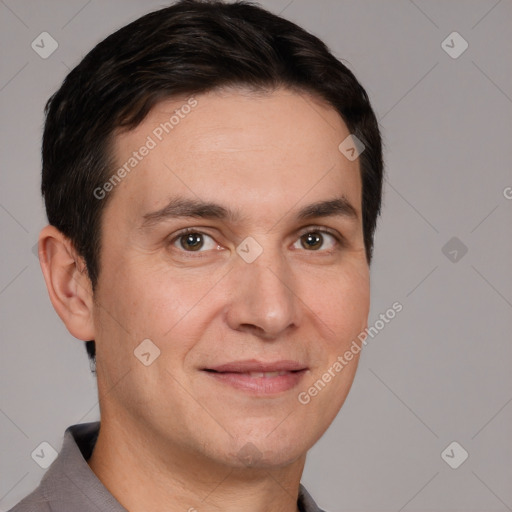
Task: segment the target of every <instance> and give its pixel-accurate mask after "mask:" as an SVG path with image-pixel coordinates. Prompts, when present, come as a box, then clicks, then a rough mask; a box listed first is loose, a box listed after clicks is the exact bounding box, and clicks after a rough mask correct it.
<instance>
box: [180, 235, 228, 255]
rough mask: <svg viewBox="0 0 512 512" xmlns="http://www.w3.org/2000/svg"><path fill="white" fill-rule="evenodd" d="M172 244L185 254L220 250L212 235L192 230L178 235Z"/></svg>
mask: <svg viewBox="0 0 512 512" xmlns="http://www.w3.org/2000/svg"><path fill="white" fill-rule="evenodd" d="M170 243H171V245H172V246H173V247H175V248H176V249H177V250H179V251H185V252H197V253H202V252H206V251H208V250H211V249H219V248H220V247H219V245H218V244H217V243H216V242H215V240H214V239H213V238H212V237H211V236H210V235H207V234H206V233H202V232H201V231H195V230H192V229H189V230H187V231H182V232H181V234H180V233H178V234H177V235H176V236H175V237H174V238H173V239H172V240H171V242H170Z"/></svg>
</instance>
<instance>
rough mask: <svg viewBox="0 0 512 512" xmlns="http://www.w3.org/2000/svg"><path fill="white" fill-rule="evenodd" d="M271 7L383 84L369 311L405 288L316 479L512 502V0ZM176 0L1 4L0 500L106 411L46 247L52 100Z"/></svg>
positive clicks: (422, 506) (357, 487)
mask: <svg viewBox="0 0 512 512" xmlns="http://www.w3.org/2000/svg"><path fill="white" fill-rule="evenodd" d="M262 4H263V5H264V6H266V7H268V8H269V9H270V10H272V11H273V12H276V13H279V12H282V13H283V15H284V16H286V17H288V18H289V19H291V20H293V21H295V22H297V23H299V24H300V25H302V26H304V27H305V28H307V29H308V30H310V31H312V32H313V33H315V34H316V35H318V36H320V37H321V38H323V39H324V40H325V41H326V43H327V44H328V45H329V46H330V47H331V49H332V50H333V51H334V53H335V54H336V55H337V56H338V57H339V58H342V59H343V60H344V62H345V63H346V64H347V65H348V66H349V67H350V68H351V69H352V70H353V71H354V72H355V73H356V75H357V77H358V78H359V79H360V80H361V82H362V83H363V85H364V86H365V87H366V89H367V91H368V92H369V94H370V97H371V100H372V102H373V105H374V107H375V110H376V112H377V114H378V117H379V119H380V123H381V126H382V129H383V135H384V139H385V144H386V151H385V158H386V164H387V181H386V186H385V195H384V211H383V216H382V218H381V222H380V228H379V230H378V234H377V237H376V253H375V260H374V263H373V265H372V279H373V281H372V312H371V316H370V324H372V323H373V322H374V321H375V320H376V319H377V318H378V315H379V314H380V313H384V312H385V311H386V309H387V308H388V307H389V306H390V305H391V304H392V303H393V302H395V301H400V302H401V303H402V304H403V311H402V312H401V313H400V314H399V315H397V316H396V318H395V319H393V320H392V321H391V322H390V323H389V324H388V325H386V327H385V328H384V329H382V331H381V332H380V333H379V335H378V336H376V337H375V338H374V339H372V340H370V342H369V343H368V346H367V347H366V349H365V350H364V353H363V355H362V359H361V363H360V369H359V372H358V375H357V377H356V380H355V383H354V386H353V388H352V391H351V393H350V395H349V398H348V400H347V402H346V404H345V405H344V407H343V409H342V411H341V413H340V414H339V415H338V418H337V419H336V421H335V422H334V424H333V425H332V427H331V428H330V429H329V431H328V432H327V434H326V435H325V436H324V437H323V439H322V440H321V441H320V442H319V443H318V444H317V445H316V446H315V447H314V449H313V450H312V451H311V452H310V455H309V457H308V463H307V467H306V471H305V473H304V477H303V483H304V484H305V485H306V487H307V488H308V489H309V491H310V492H311V493H312V494H313V496H314V497H315V498H316V499H317V501H318V503H319V505H320V506H322V507H324V508H326V509H327V510H330V511H331V512H336V511H344V512H345V511H363V510H364V511H402V510H403V511H412V510H417V511H419V510H436V511H448V510H464V511H501V510H512V485H510V484H511V482H512V468H511V466H512V464H511V461H512V436H511V435H510V432H511V428H510V427H511V426H512V404H511V403H510V402H511V401H512V373H511V371H510V362H511V360H512V359H511V355H512V344H511V336H510V334H511V332H512V320H511V319H512V314H511V313H512V309H511V308H512V272H511V271H510V265H511V262H512V241H511V236H510V235H511V229H510V226H511V220H512V216H511V213H512V200H511V199H507V197H506V195H508V196H509V197H510V196H512V189H507V187H512V173H511V170H510V169H511V168H510V164H511V161H512V139H511V135H512V129H511V128H512V116H511V114H512V100H511V97H512V72H511V66H510V50H511V48H512V30H511V26H512V25H511V22H512V2H511V1H510V0H502V1H496V0H489V1H487V0H482V1H450V2H446V1H430V0H429V1H426V0H425V1H420V0H416V1H415V2H414V3H413V2H412V1H405V0H404V1H397V0H396V1H388V2H383V1H377V0H373V1H357V2H356V1H338V2H336V1H325V0H324V1H319V2H313V1H303V0H294V1H291V2H290V1H289V0H273V1H270V0H268V1H263V2H262ZM161 5H162V4H161V2H157V1H142V0H129V1H128V0H123V1H119V0H117V1H113V0H109V1H103V2H100V1H99V0H92V1H91V0H90V1H89V2H87V1H86V0H73V1H66V2H64V1H55V0H52V1H49V0H46V1H45V2H36V1H25V0H18V1H15V0H0V29H1V30H0V54H1V62H2V68H1V77H0V102H1V108H2V119H1V134H0V144H1V188H0V231H1V235H2V245H1V247H2V248H1V257H2V260H1V261H2V264H1V266H0V318H1V340H2V351H1V354H2V356H1V377H0V379H1V381H0V389H1V390H2V391H1V399H0V427H1V431H2V439H1V445H0V450H1V452H0V460H1V475H2V476H1V483H0V509H2V510H6V509H8V508H9V507H10V506H12V505H13V504H14V503H15V502H17V501H18V500H19V499H20V498H21V497H23V496H24V495H25V494H26V493H28V492H29V491H30V490H31V489H32V488H33V487H34V486H35V485H36V484H37V482H38V481H39V480H40V479H41V477H42V475H43V473H44V470H43V469H41V468H40V467H39V466H38V465H37V464H36V463H35V462H34V460H32V458H31V452H32V451H33V450H34V449H35V448H36V447H37V446H38V445H39V444H40V443H41V442H42V441H47V442H49V443H50V444H51V445H52V446H54V447H55V448H56V449H57V450H58V449H60V446H61V442H62V434H63V431H64V429H65V428H66V427H67V426H68V425H70V424H72V423H77V422H83V421H93V420H96V419H97V418H98V407H97V398H96V388H95V380H94V377H93V376H92V375H91V374H90V372H89V366H88V362H87V358H86V355H85V351H84V347H83V344H82V343H81V342H78V341H76V340H75V339H74V338H72V336H71V335H70V334H69V333H68V332H67V330H66V329H65V327H64V326H63V325H62V324H61V322H60V320H59V318H58V317H57V315H56V313H55V312H54V310H53V308H52V306H51V304H50V301H49V299H48V296H47V292H46V287H45V284H44V281H43V277H42V274H41V271H40V268H39V263H38V260H37V258H36V256H35V255H34V253H33V246H34V244H35V243H36V241H37V236H38V232H39V230H40V228H41V227H43V226H44V225H45V220H46V219H45V215H44V210H43V207H42V201H41V198H40V194H39V180H40V153H39V152H40V136H41V130H42V123H43V114H42V109H43V106H44V103H45V102H46V100H47V98H48V97H49V96H50V94H51V93H53V92H54V91H55V90H56V89H57V87H58V86H59V84H60V83H61V81H62V80H63V78H64V76H65V75H66V74H67V72H68V71H69V70H70V68H71V67H72V66H74V65H76V64H77V63H78V62H79V60H80V59H81V58H82V57H83V56H84V55H85V53H86V52H88V51H89V50H90V49H91V48H92V47H93V46H94V45H95V44H96V43H97V42H99V41H100V40H101V39H102V38H104V37H105V36H107V35H108V34H110V33H111V32H112V31H113V30H114V29H117V28H118V27H120V26H122V25H124V24H125V23H127V22H129V21H132V20H133V19H135V18H137V17H138V16H140V15H142V14H144V13H146V12H148V11H149V10H152V9H154V8H158V7H160V6H161ZM43 31H47V32H49V33H50V34H51V35H52V36H53V37H54V38H55V39H56V40H57V42H58V44H59V47H58V49H57V50H56V51H55V53H53V54H52V55H51V56H50V57H49V58H48V59H42V58H41V57H39V55H38V54H36V52H35V51H34V50H33V49H32V48H31V42H32V41H33V40H34V39H35V38H36V37H37V36H38V35H39V34H40V33H41V32H43ZM453 31H457V32H459V33H460V34H461V35H462V37H463V38H464V39H465V40H466V41H467V42H468V44H469V47H468V49H467V50H466V51H465V52H464V53H463V54H462V55H460V56H459V57H458V58H456V59H454V58H452V57H450V56H449V55H448V54H447V53H446V52H445V50H444V49H443V47H442V46H441V43H442V41H443V40H445V39H446V37H447V36H448V35H449V34H450V33H452V32H453ZM446 44H449V45H450V46H454V49H455V50H457V49H459V48H461V46H460V42H458V41H455V40H454V42H453V43H452V42H451V41H450V40H448V43H446ZM506 55H509V57H508V58H506ZM507 191H508V192H507ZM452 237H457V238H458V240H459V241H456V242H455V243H456V245H455V246H453V247H451V246H449V247H448V249H445V251H444V252H445V253H446V254H448V256H445V254H444V253H443V250H442V248H443V247H444V246H445V244H446V243H447V242H448V241H449V240H450V239H451V238H452ZM457 244H458V246H457ZM461 244H464V246H466V247H467V249H468V251H467V253H466V254H465V255H464V256H463V257H461V255H462V251H461V248H462V245H461ZM454 248H455V250H456V251H457V254H456V255H455V253H453V252H452V254H451V255H450V254H449V251H453V249H454ZM455 256H456V258H455ZM453 259H456V261H452V260H453ZM452 441H457V442H458V443H459V444H460V445H461V446H462V447H464V449H465V450H466V451H467V452H468V453H469V458H468V459H467V460H466V461H465V462H464V463H463V464H462V465H461V466H460V467H459V468H458V469H452V468H451V467H449V466H448V465H447V463H446V462H445V461H444V460H443V459H442V458H441V452H442V451H443V450H444V449H445V448H446V447H447V446H448V445H449V444H450V443H451V442H452ZM453 453H454V456H453V457H452V460H455V459H457V457H458V456H459V455H458V453H459V452H457V451H455V452H453ZM451 454H452V452H450V455H451Z"/></svg>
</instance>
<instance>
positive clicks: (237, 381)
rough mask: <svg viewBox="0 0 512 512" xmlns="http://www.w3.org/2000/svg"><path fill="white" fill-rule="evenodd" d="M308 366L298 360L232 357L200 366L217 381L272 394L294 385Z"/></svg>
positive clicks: (287, 389)
mask: <svg viewBox="0 0 512 512" xmlns="http://www.w3.org/2000/svg"><path fill="white" fill-rule="evenodd" d="M307 370H308V368H307V367H306V366H305V365H303V364H301V363H299V362H298V361H284V360H283V361H275V362H263V361H256V360H249V361H235V362H231V363H227V364H222V365H218V366H213V367H208V368H204V369H203V371H204V372H205V373H206V374H207V375H208V376H209V377H210V378H212V379H215V380H216V381H217V382H219V383H221V384H223V385H227V386H230V387H233V388H235V389H238V390H242V391H245V392H248V393H250V394H255V395H273V394H278V393H283V392H285V391H289V390H290V389H293V388H294V387H296V386H297V385H298V384H299V382H300V381H301V380H302V378H303V377H304V375H305V373H306V371H307Z"/></svg>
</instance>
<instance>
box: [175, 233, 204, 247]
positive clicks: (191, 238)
mask: <svg viewBox="0 0 512 512" xmlns="http://www.w3.org/2000/svg"><path fill="white" fill-rule="evenodd" d="M179 240H180V245H181V247H182V248H183V249H185V250H186V251H198V250H199V249H201V248H202V247H203V245H204V240H203V235H202V234H201V233H187V234H186V235H182V236H180V238H179Z"/></svg>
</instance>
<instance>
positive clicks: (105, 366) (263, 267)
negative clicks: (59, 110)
mask: <svg viewBox="0 0 512 512" xmlns="http://www.w3.org/2000/svg"><path fill="white" fill-rule="evenodd" d="M195 100H196V101H197V104H195V103H193V105H195V106H192V107H191V108H190V109H189V108H186V107H185V108H183V105H185V104H186V103H187V102H186V99H185V100H176V99H173V100H172V101H165V102H162V103H160V104H158V105H157V106H156V107H155V108H154V109H153V110H152V111H151V112H150V114H149V116H148V117H147V118H146V119H145V120H144V122H143V123H142V124H140V125H139V126H138V127H137V128H136V129H135V130H133V131H130V132H127V133H124V134H119V135H117V136H116V143H115V157H116V161H117V167H116V169H118V168H119V167H122V166H123V165H124V164H125V163H126V162H129V161H130V157H133V152H134V151H137V152H138V156H136V157H135V158H140V161H139V160H138V161H137V163H136V165H135V162H134V161H133V160H132V161H131V164H132V165H130V164H129V165H128V166H127V167H126V169H130V172H129V173H127V176H126V177H124V178H123V179H122V181H121V183H119V184H117V185H116V186H115V190H114V191H113V192H111V193H112V194H113V197H112V198H111V200H110V201H109V203H108V205H107V207H106V209H105V211H104V215H103V218H102V248H101V273H100V277H99V282H98V288H97V292H96V296H95V299H96V305H95V311H94V323H95V339H96V348H97V358H98V364H97V375H98V385H99V391H100V396H101V400H102V403H101V409H102V420H103V421H104V422H108V421H110V422H111V423H115V422H117V423H119V424H120V425H122V428H123V429H124V431H125V432H128V433H129V434H130V435H132V436H135V437H137V436H140V438H141V439H144V442H145V443H146V445H147V446H151V449H152V450H153V453H162V454H164V453H166V452H165V451H166V450H171V452H169V453H172V451H174V452H180V453H185V454H186V453H189V454H194V455H195V456H199V457H203V458H204V457H207V458H208V459H209V460H211V461H214V462H218V463H222V464H228V465H231V466H237V465H238V466H240V465H243V464H244V460H243V459H244V458H252V460H253V463H255V464H259V465H262V466H278V465H283V464H287V463H290V462H292V461H294V460H296V459H298V458H299V457H301V456H303V455H304V454H305V452H306V451H307V450H308V449H309V448H310V447H311V446H312V445H313V444H314V442H315V441H316V440H317V439H318V438H319V437H320V436H321V435H322V433H323V432H324V431H325V429H326V428H327V427H328V426H329V424H330V423H331V421H332V420H333V419H334V417H335V415H336V414H337V412H338V410H339V409H340V407H341V405H342V404H343V402H344V400H345V398H346V395H347V393H348V391H349V388H350V386H351V383H352V380H353V377H354V373H355V370H356V366H357V356H356V357H354V359H353V360H352V361H351V362H350V363H349V364H347V365H346V366H345V367H344V368H343V370H342V371H339V372H333V371H332V370H331V379H327V378H326V377H324V378H323V380H322V376H323V375H324V374H325V372H327V371H328V369H329V368H332V367H333V364H334V363H335V362H336V361H337V360H338V356H343V354H344V353H345V351H346V350H348V349H349V347H350V345H351V343H352V341H353V340H355V339H356V338H357V336H358V335H359V334H360V332H361V331H362V330H363V329H364V328H365V327H366V321H367V316H368V310H369V272H368V265H367V261H366V256H365V249H364V242H363V230H362V221H361V218H362V217H361V179H360V171H359V164H358V161H357V160H355V161H349V160H348V159H347V158H346V157H345V156H344V155H343V154H342V153H341V152H340V151H339V150H338V145H339V144H340V142H342V141H343V140H344V139H345V138H346V137H347V136H348V135H349V132H348V130H347V127H346V126H345V124H344V123H343V121H342V119H341V118H340V116H339V115H338V114H337V113H336V111H335V110H334V109H332V108H330V107H328V106H325V105H322V104H320V103H319V102H317V101H315V100H313V99H312V98H311V97H310V96H307V95H300V94H297V93H293V92H290V91H288V90H278V91H276V92H274V93H268V94H254V93H250V92H248V91H245V92H244V91H241V90H231V91H224V92H222V93H220V92H215V93H209V94H204V95H198V96H196V97H195ZM190 104H191V103H189V105H190ZM175 110H178V111H179V113H181V115H180V116H179V121H178V122H176V118H174V119H173V124H172V126H173V128H172V129H169V126H167V129H168V131H169V133H166V132H165V130H164V129H163V128H162V127H161V123H165V122H168V121H169V119H170V118H171V116H173V115H177V114H175V112H174V111H175ZM158 127H160V129H158ZM148 136H149V137H150V139H151V140H150V139H148ZM160 139H161V140H160ZM144 145H146V147H148V148H150V149H149V150H148V151H147V152H146V151H144V150H142V151H139V148H141V146H144ZM142 153H147V154H146V156H142ZM324 202H329V203H326V204H325V205H323V206H321V205H320V203H324ZM199 203H208V204H209V205H210V207H204V204H203V207H202V208H198V207H199V206H200V204H199ZM169 204H170V206H171V207H170V208H168V209H167V211H165V210H163V209H164V208H165V207H166V206H167V205H169ZM212 205H217V206H212ZM319 205H320V208H315V207H317V206H319ZM191 210H195V211H196V213H195V214H192V212H191ZM158 211H160V215H158V214H155V212H158ZM184 230H188V233H187V232H185V233H184ZM260 252H261V253H260ZM148 339H149V340H151V342H147V341H146V342H145V344H144V345H142V346H141V348H139V349H137V347H138V346H139V345H140V344H141V342H142V341H143V340H148ZM153 344H154V345H153ZM154 346H156V347H158V349H159V350H160V355H159V356H158V357H157V358H156V359H154V360H153V358H154V357H155V355H156V354H157V350H156V348H155V347H154ZM136 349H137V350H136ZM134 350H135V352H136V353H137V354H138V355H139V357H136V355H135V354H134ZM141 354H142V355H141ZM141 360H142V361H141ZM151 361H152V362H151ZM144 363H145V364H144ZM149 363H151V364H149ZM332 375H334V376H333V377H332ZM319 379H320V380H322V382H323V384H324V385H323V386H322V385H318V383H317V391H318V389H320V390H319V391H318V392H317V393H313V394H308V396H309V398H310V400H308V403H307V404H304V403H301V401H300V400H299V394H300V393H301V392H302V393H303V392H305V391H306V392H307V391H308V389H309V388H310V387H311V386H312V385H313V384H314V383H315V382H317V381H318V380H319ZM326 381H327V382H326ZM313 395H314V396H313ZM302 396H303V397H304V393H303V394H302ZM305 401H306V400H304V399H303V400H302V402H305ZM248 443H251V444H250V445H249V444H248ZM155 450H156V451H155ZM162 456H163V455H162Z"/></svg>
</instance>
